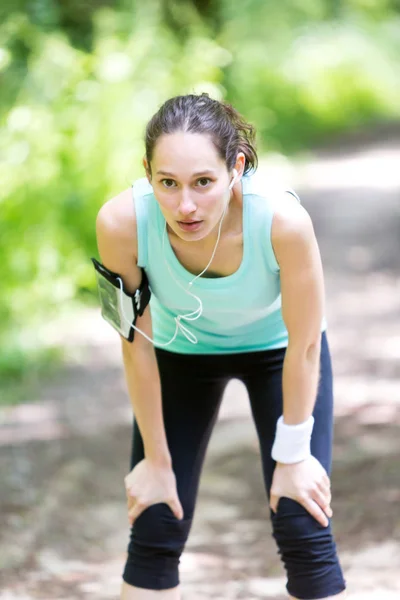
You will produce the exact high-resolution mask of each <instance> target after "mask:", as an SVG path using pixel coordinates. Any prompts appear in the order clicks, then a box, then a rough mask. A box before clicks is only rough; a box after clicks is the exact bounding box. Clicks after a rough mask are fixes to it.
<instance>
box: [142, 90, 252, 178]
mask: <svg viewBox="0 0 400 600" xmlns="http://www.w3.org/2000/svg"><path fill="white" fill-rule="evenodd" d="M175 131H185V132H192V133H205V134H208V135H210V136H211V139H212V142H213V144H214V146H215V148H216V149H217V151H218V154H219V156H220V157H221V158H222V159H223V160H224V161H225V163H226V166H227V169H228V170H231V169H233V167H234V166H235V164H236V157H237V154H238V152H243V153H244V155H245V157H246V162H245V167H244V174H246V173H248V172H249V171H251V170H254V171H255V170H256V169H257V166H258V157H257V153H256V150H255V129H254V127H253V126H252V125H251V124H250V123H247V122H246V121H245V120H244V119H243V117H242V116H241V115H240V114H239V112H238V111H237V110H235V109H234V108H233V106H231V105H230V104H228V103H227V102H219V101H218V100H214V99H212V98H210V96H209V95H208V94H207V93H205V92H203V93H202V94H199V95H195V94H187V95H186V96H175V97H174V98H170V99H169V100H167V101H166V102H164V104H163V105H162V106H161V108H160V109H159V110H158V111H157V112H156V113H155V115H153V117H152V118H151V119H150V121H149V123H148V124H147V127H146V134H145V145H146V158H147V162H148V165H149V168H150V161H151V159H152V158H153V152H154V146H155V144H156V142H157V140H158V138H159V137H160V136H161V135H163V134H168V133H174V132H175Z"/></svg>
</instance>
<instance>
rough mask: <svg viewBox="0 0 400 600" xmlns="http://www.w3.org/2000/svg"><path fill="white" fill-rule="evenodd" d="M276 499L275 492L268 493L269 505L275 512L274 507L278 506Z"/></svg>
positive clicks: (277, 497)
mask: <svg viewBox="0 0 400 600" xmlns="http://www.w3.org/2000/svg"><path fill="white" fill-rule="evenodd" d="M278 501H279V496H277V495H275V494H271V495H270V500H269V507H270V509H271V510H272V511H273V512H274V513H276V509H277V507H278Z"/></svg>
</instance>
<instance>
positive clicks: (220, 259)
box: [170, 233, 243, 278]
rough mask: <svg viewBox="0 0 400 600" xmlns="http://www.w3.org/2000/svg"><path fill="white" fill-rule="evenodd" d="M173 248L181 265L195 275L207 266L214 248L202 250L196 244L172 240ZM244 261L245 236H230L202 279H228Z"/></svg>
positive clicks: (218, 247) (219, 247)
mask: <svg viewBox="0 0 400 600" xmlns="http://www.w3.org/2000/svg"><path fill="white" fill-rule="evenodd" d="M170 243H171V248H172V250H173V252H174V254H175V256H176V258H177V260H178V261H179V262H180V264H181V265H182V266H183V267H184V268H185V269H186V270H187V271H189V273H192V274H193V275H198V274H199V273H201V272H202V271H203V269H204V268H205V267H206V266H207V264H208V262H209V260H210V258H211V256H212V253H213V250H214V248H201V247H199V246H196V245H195V244H187V243H186V244H184V246H183V245H182V244H180V243H179V240H175V239H173V240H170ZM242 260H243V234H242V233H238V234H236V235H232V236H229V237H228V238H226V239H224V240H220V241H219V243H218V246H217V249H216V252H215V255H214V258H213V260H212V263H211V264H210V266H209V267H208V269H207V271H206V272H205V273H204V274H203V275H202V277H205V278H206V277H207V278H216V277H227V276H229V275H232V274H233V273H235V272H236V271H237V270H238V269H239V267H240V265H241V263H242Z"/></svg>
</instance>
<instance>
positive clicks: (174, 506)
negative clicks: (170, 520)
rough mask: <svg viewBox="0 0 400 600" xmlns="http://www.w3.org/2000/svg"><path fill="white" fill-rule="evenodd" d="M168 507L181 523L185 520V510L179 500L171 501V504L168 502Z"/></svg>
mask: <svg viewBox="0 0 400 600" xmlns="http://www.w3.org/2000/svg"><path fill="white" fill-rule="evenodd" d="M168 506H169V507H170V509H171V510H172V512H173V513H174V515H175V516H176V518H177V519H179V520H180V521H181V520H182V519H183V508H182V505H181V503H180V502H179V500H177V499H174V500H171V502H168Z"/></svg>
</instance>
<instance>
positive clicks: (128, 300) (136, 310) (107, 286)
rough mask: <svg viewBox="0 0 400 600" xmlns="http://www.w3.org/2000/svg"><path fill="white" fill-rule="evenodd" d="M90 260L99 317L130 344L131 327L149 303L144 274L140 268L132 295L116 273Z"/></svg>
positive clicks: (132, 333)
mask: <svg viewBox="0 0 400 600" xmlns="http://www.w3.org/2000/svg"><path fill="white" fill-rule="evenodd" d="M91 260H92V262H93V264H94V268H95V271H96V280H97V288H98V292H99V298H100V306H101V315H102V317H103V318H104V319H105V320H106V321H108V323H110V325H112V326H113V327H114V329H116V330H117V331H118V332H119V333H120V334H121V335H122V336H123V337H124V338H125V339H126V340H128V341H129V342H132V341H133V337H134V333H135V329H134V327H133V325H135V323H136V319H137V318H138V316H141V315H142V314H143V313H144V310H145V308H146V306H147V305H148V303H149V301H150V296H151V291H150V287H149V281H148V279H147V275H146V272H145V270H144V269H143V268H142V281H141V283H140V286H139V287H138V289H137V290H136V291H135V292H134V293H133V294H129V293H128V292H127V291H126V290H125V289H124V282H123V281H122V278H121V276H120V275H119V274H118V273H114V272H113V271H110V270H109V269H107V268H106V267H105V266H104V265H102V264H101V263H100V262H99V261H98V260H96V259H95V258H92V259H91Z"/></svg>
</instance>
